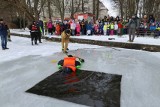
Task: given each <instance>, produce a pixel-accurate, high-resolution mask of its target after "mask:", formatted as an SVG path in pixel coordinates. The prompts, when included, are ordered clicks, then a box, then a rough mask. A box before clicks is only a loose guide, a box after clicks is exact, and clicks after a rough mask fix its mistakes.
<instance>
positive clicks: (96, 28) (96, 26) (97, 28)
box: [94, 24, 99, 35]
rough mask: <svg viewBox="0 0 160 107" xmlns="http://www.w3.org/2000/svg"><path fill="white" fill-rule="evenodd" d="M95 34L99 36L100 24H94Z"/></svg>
mask: <svg viewBox="0 0 160 107" xmlns="http://www.w3.org/2000/svg"><path fill="white" fill-rule="evenodd" d="M94 34H95V35H98V34H99V26H98V24H94Z"/></svg>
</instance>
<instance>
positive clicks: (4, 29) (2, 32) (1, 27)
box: [0, 24, 8, 36]
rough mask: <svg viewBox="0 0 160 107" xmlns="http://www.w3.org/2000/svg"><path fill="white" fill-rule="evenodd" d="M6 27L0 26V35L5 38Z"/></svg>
mask: <svg viewBox="0 0 160 107" xmlns="http://www.w3.org/2000/svg"><path fill="white" fill-rule="evenodd" d="M7 30H8V26H7V25H5V24H0V35H3V36H7Z"/></svg>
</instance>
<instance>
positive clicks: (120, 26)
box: [118, 21, 123, 36]
mask: <svg viewBox="0 0 160 107" xmlns="http://www.w3.org/2000/svg"><path fill="white" fill-rule="evenodd" d="M122 29H123V25H122V23H121V21H119V22H118V35H119V36H122Z"/></svg>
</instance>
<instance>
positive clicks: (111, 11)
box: [100, 0, 118, 17]
mask: <svg viewBox="0 0 160 107" xmlns="http://www.w3.org/2000/svg"><path fill="white" fill-rule="evenodd" d="M100 1H102V2H103V3H104V5H105V6H106V7H107V8H108V10H109V15H110V16H114V17H116V16H117V15H118V10H117V9H115V8H114V3H113V1H112V0H100Z"/></svg>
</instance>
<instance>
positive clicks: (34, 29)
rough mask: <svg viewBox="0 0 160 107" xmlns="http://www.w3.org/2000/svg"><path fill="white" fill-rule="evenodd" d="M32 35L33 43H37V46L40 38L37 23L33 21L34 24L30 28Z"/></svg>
mask: <svg viewBox="0 0 160 107" xmlns="http://www.w3.org/2000/svg"><path fill="white" fill-rule="evenodd" d="M29 29H30V33H31V43H32V45H33V41H34V42H35V45H38V44H37V38H38V31H39V29H38V27H37V24H36V22H35V21H33V24H32V25H31V26H30V28H29Z"/></svg>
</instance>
